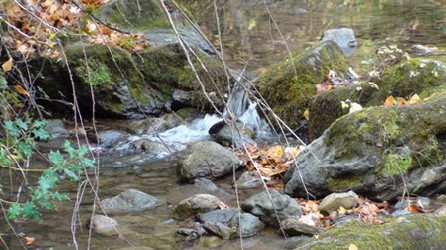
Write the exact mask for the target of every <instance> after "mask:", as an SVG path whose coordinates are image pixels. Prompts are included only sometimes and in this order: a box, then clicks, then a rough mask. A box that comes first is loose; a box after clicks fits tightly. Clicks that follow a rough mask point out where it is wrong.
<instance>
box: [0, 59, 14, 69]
mask: <svg viewBox="0 0 446 250" xmlns="http://www.w3.org/2000/svg"><path fill="white" fill-rule="evenodd" d="M2 69H3V71H4V72H8V71H11V69H12V58H9V60H8V61H6V62H5V63H3V64H2Z"/></svg>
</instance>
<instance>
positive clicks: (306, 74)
mask: <svg viewBox="0 0 446 250" xmlns="http://www.w3.org/2000/svg"><path fill="white" fill-rule="evenodd" d="M347 67H348V64H347V62H346V60H345V57H344V55H343V54H342V52H341V51H340V50H339V48H338V47H337V46H336V45H335V44H334V43H331V42H326V43H322V44H319V45H318V46H316V47H314V48H313V49H311V50H310V51H308V52H307V53H304V54H303V55H297V56H294V57H293V59H292V60H290V59H288V60H286V61H285V62H284V63H281V64H278V65H274V66H271V67H270V68H269V69H268V71H267V72H266V73H264V74H263V75H262V76H261V77H260V78H259V79H258V86H259V91H260V93H261V94H262V95H263V97H265V99H266V101H267V102H268V103H269V104H270V105H271V106H272V108H273V109H274V111H275V112H276V113H277V114H278V115H279V116H280V117H282V118H284V120H285V121H286V122H288V123H289V124H291V125H292V126H295V125H297V124H298V119H299V118H302V114H303V112H304V111H305V109H306V107H307V104H308V101H309V99H310V97H312V96H314V95H315V94H316V87H315V85H316V84H318V83H322V82H323V81H324V77H325V75H326V74H327V73H328V72H329V70H334V71H336V72H338V73H343V72H345V71H346V69H347Z"/></svg>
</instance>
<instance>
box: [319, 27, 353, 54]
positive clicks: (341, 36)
mask: <svg viewBox="0 0 446 250" xmlns="http://www.w3.org/2000/svg"><path fill="white" fill-rule="evenodd" d="M322 41H333V42H335V43H336V44H337V45H338V46H339V47H340V48H341V49H342V52H344V55H346V56H350V55H351V54H353V52H354V49H355V48H356V47H357V46H358V43H357V42H356V38H355V33H354V32H353V30H352V29H349V28H340V29H331V30H326V31H324V34H323V36H322Z"/></svg>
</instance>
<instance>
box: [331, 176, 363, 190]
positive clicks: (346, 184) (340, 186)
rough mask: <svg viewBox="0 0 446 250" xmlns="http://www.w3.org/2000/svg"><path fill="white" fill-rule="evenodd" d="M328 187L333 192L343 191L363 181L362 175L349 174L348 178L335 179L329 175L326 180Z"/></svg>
mask: <svg viewBox="0 0 446 250" xmlns="http://www.w3.org/2000/svg"><path fill="white" fill-rule="evenodd" d="M326 181H327V185H328V188H329V189H330V190H332V191H334V192H343V191H348V190H351V189H353V188H354V187H357V186H360V185H361V184H362V183H363V182H364V177H362V176H351V177H350V178H344V179H335V178H332V177H329V178H328V179H327V180H326Z"/></svg>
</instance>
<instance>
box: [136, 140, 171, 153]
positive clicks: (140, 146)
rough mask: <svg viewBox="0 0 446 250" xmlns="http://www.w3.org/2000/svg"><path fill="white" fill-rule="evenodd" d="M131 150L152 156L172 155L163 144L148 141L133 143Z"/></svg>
mask: <svg viewBox="0 0 446 250" xmlns="http://www.w3.org/2000/svg"><path fill="white" fill-rule="evenodd" d="M130 148H131V149H133V150H137V151H143V152H146V153H149V154H151V155H152V154H154V155H160V156H167V155H170V154H171V152H169V149H168V148H167V147H166V146H165V145H164V144H162V143H161V142H156V141H149V140H146V139H140V140H136V141H133V142H132V143H131V146H130Z"/></svg>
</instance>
